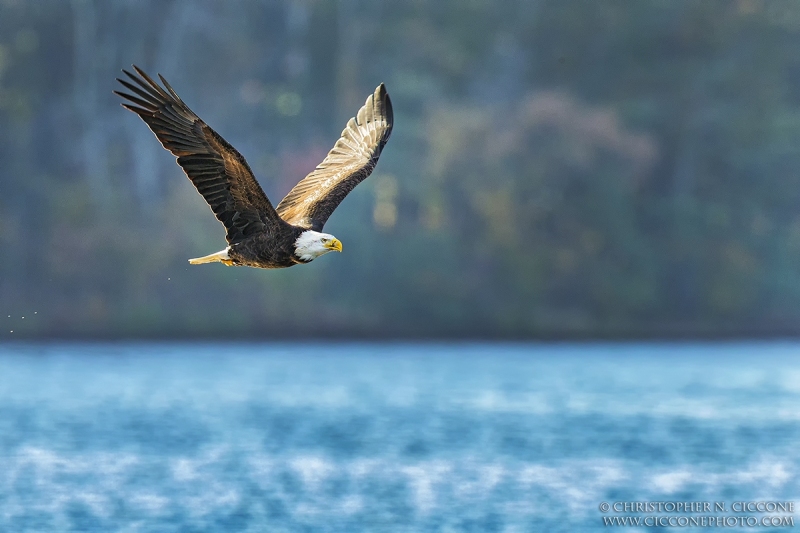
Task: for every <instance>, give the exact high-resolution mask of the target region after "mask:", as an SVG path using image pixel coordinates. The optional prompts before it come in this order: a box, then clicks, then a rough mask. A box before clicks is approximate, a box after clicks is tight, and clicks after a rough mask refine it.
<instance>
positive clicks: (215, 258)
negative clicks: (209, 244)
mask: <svg viewBox="0 0 800 533" xmlns="http://www.w3.org/2000/svg"><path fill="white" fill-rule="evenodd" d="M203 263H223V264H225V265H227V266H231V265H232V264H233V261H231V258H230V257H229V256H228V249H227V248H225V249H224V250H222V251H220V252H217V253H215V254H211V255H207V256H205V257H197V258H195V259H189V264H190V265H202V264H203Z"/></svg>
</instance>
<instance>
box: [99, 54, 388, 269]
mask: <svg viewBox="0 0 800 533" xmlns="http://www.w3.org/2000/svg"><path fill="white" fill-rule="evenodd" d="M133 68H134V69H135V71H136V74H138V76H137V75H136V74H132V73H130V72H128V71H127V70H123V71H122V72H124V73H125V75H126V76H127V77H128V78H129V79H130V81H127V80H123V79H120V78H117V81H118V82H119V83H121V84H122V85H123V86H124V87H125V88H126V89H128V90H129V91H130V92H131V93H133V94H129V93H125V92H120V91H114V92H115V93H116V94H118V95H119V96H121V97H122V98H124V99H125V100H127V101H126V102H125V103H123V104H122V106H123V107H125V108H126V109H129V110H130V111H133V112H134V113H136V114H137V115H139V116H140V117H141V118H142V120H144V122H145V123H146V124H147V125H148V126H149V127H150V129H151V130H152V131H153V133H154V134H155V136H156V138H157V139H158V140H159V142H160V143H161V145H162V146H163V147H164V148H165V149H167V150H169V151H170V152H172V154H173V155H175V156H176V157H177V159H178V165H180V166H181V168H183V171H184V172H185V173H186V175H187V176H188V177H189V179H190V180H191V182H192V184H194V186H195V188H197V191H198V192H199V193H200V194H201V195H202V196H203V198H204V199H205V201H206V202H207V203H208V205H209V206H210V207H211V210H212V211H213V212H214V215H215V216H216V217H217V220H219V221H220V222H221V223H222V225H223V226H225V231H226V236H225V237H226V239H227V241H228V246H227V247H226V248H225V249H224V250H222V251H220V252H217V253H214V254H211V255H207V256H205V257H199V258H197V259H190V260H189V263H191V264H193V265H197V264H201V263H214V262H220V263H223V264H225V265H228V266H231V265H241V266H249V267H256V268H285V267H290V266H294V265H297V264H303V263H309V262H311V261H313V260H314V259H316V258H317V257H319V256H321V255H323V254H326V253H328V252H331V251H334V250H335V251H337V252H341V251H342V243H341V242H340V241H339V239H337V238H336V237H334V236H333V235H330V234H328V233H322V227H323V226H324V225H325V222H326V221H327V220H328V217H330V216H331V213H333V211H334V209H336V207H337V206H338V205H339V204H340V203H341V202H342V200H343V199H344V197H345V196H347V194H348V193H349V192H350V191H352V190H353V188H354V187H355V186H356V185H358V184H359V183H361V182H362V181H363V180H364V179H366V178H367V176H369V175H370V173H371V172H372V169H373V168H375V165H376V164H377V162H378V157H379V156H380V155H381V150H382V149H383V147H384V145H385V144H386V141H387V140H388V139H389V135H390V134H391V132H392V121H393V117H392V102H391V100H390V99H389V95H388V94H387V92H386V88H385V87H384V86H383V84H380V85H379V86H378V88H377V89H375V92H374V93H373V94H371V95H370V96H369V97H368V98H367V101H366V103H365V104H364V106H363V107H362V108H361V109H359V111H358V113H357V114H356V116H355V117H354V118H351V119H350V120H349V122H348V123H347V126H346V127H345V129H344V131H342V135H341V137H340V138H339V140H338V141H336V144H335V145H334V147H333V149H332V150H331V151H330V152H328V155H327V156H326V157H325V159H324V160H323V161H322V163H320V164H319V166H317V168H316V169H315V170H314V171H313V172H311V173H310V174H309V175H308V176H306V177H305V178H304V179H303V180H301V181H300V182H299V183H298V184H297V185H295V187H294V188H293V189H292V190H291V191H289V194H287V195H286V197H285V198H284V199H283V200H281V202H280V203H279V204H278V207H277V208H276V207H273V206H272V204H271V203H270V201H269V199H268V198H267V195H266V194H264V191H263V190H262V189H261V187H260V186H259V185H258V182H257V181H256V179H255V176H253V172H252V171H251V170H250V166H249V165H248V164H247V161H245V160H244V158H243V157H242V156H241V155H240V154H239V152H237V151H236V149H235V148H234V147H233V146H231V145H230V144H228V143H227V142H225V139H223V138H222V137H220V136H219V134H217V132H215V131H214V130H212V129H211V128H210V127H208V125H206V123H205V122H203V121H202V120H200V118H199V117H198V116H197V115H195V114H194V112H192V110H191V109H189V107H188V106H187V105H186V104H185V103H183V100H181V98H180V97H179V96H178V95H177V93H176V92H175V91H174V90H173V89H172V87H170V85H169V83H167V80H165V79H164V77H163V76H161V74H159V75H158V77H159V78H160V79H161V82H162V83H163V87H162V86H161V85H159V84H158V83H157V82H155V81H153V79H152V78H150V77H149V76H148V75H147V74H145V72H143V71H142V70H141V69H139V68H138V67H136V66H135V65H134V66H133ZM131 82H133V83H131Z"/></svg>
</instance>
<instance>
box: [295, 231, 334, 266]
mask: <svg viewBox="0 0 800 533" xmlns="http://www.w3.org/2000/svg"><path fill="white" fill-rule="evenodd" d="M294 248H295V252H294V253H295V255H296V256H297V257H299V258H300V259H302V260H303V261H313V260H314V259H316V258H317V257H319V256H321V255H323V254H327V253H328V252H333V251H334V250H335V251H337V252H341V251H342V243H341V241H339V239H337V238H336V237H334V236H333V235H330V234H329V233H320V232H318V231H314V230H306V231H304V232H303V233H301V234H300V236H299V237H298V238H297V240H296V241H294Z"/></svg>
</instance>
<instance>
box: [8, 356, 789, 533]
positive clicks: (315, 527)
mask: <svg viewBox="0 0 800 533" xmlns="http://www.w3.org/2000/svg"><path fill="white" fill-rule="evenodd" d="M799 472H800V345H795V344H783V343H780V344H747V345H743V344H709V345H643V344H642V345H613V344H609V345H556V346H547V345H448V344H432V345H425V344H421V345H370V344H354V345H349V344H333V345H328V344H299V345H290V344H285V345H270V344H268V345H262V344H232V345H231V344H225V345H222V344H220V345H191V344H165V345H153V344H105V345H6V346H2V347H0V531H14V532H28V531H37V532H38V531H92V532H94V531H97V532H151V531H152V532H156V531H158V532H172V531H180V532H212V531H213V532H227V531H247V532H255V531H267V532H277V533H279V532H296V531H301V532H333V531H336V532H340V531H341V532H362V531H363V532H373V531H391V532H394V531H398V532H427V531H442V532H456V531H459V532H460V531H474V532H494V531H496V532H528V531H536V532H539V531H540V532H554V531H570V532H573V531H592V530H598V531H599V530H604V531H608V530H617V531H645V530H646V529H645V528H642V529H635V528H631V527H626V528H623V527H605V526H604V525H603V522H602V516H604V515H603V514H602V513H601V512H600V511H599V510H598V505H599V504H600V502H603V501H608V502H614V501H630V500H636V501H667V500H669V501H678V500H687V501H688V500H698V501H723V502H728V503H731V502H734V501H739V500H781V501H786V500H799V499H800V484H799V483H798V481H799V480H800V477H798V473H799ZM759 518H760V515H759ZM797 527H800V522H798V524H797ZM725 529H727V530H731V529H732V528H725ZM680 530H682V531H690V530H691V529H688V528H681V529H680ZM746 530H747V531H758V530H759V529H758V528H746ZM769 530H770V531H778V529H775V528H770V529H769ZM785 530H786V531H788V530H793V528H789V529H785Z"/></svg>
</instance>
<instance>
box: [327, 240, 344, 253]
mask: <svg viewBox="0 0 800 533" xmlns="http://www.w3.org/2000/svg"><path fill="white" fill-rule="evenodd" d="M325 248H328V249H329V250H332V251H335V252H341V251H342V241H340V240H339V239H331V240H330V241H328V242H327V243H325Z"/></svg>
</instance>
